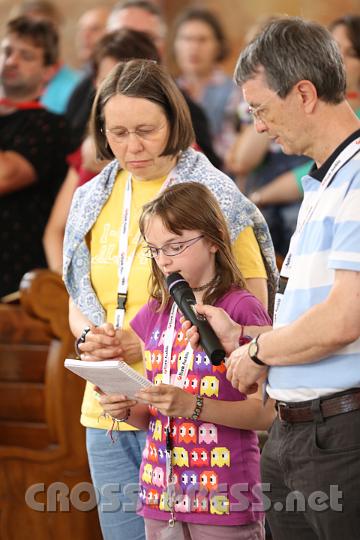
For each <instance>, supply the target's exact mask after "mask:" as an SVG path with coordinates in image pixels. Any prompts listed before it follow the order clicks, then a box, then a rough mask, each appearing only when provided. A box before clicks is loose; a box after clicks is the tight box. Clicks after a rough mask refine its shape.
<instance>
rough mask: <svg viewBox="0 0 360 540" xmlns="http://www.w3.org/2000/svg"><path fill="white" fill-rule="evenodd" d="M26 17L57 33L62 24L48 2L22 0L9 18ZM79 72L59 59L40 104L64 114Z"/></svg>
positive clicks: (60, 16)
mask: <svg viewBox="0 0 360 540" xmlns="http://www.w3.org/2000/svg"><path fill="white" fill-rule="evenodd" d="M22 15H24V16H26V17H28V18H30V19H33V20H34V21H46V22H50V23H52V24H53V25H54V26H55V28H56V30H57V32H59V30H60V26H61V24H62V22H63V16H62V14H61V13H60V11H59V9H58V7H57V6H56V4H53V3H52V2H50V1H49V0H24V2H22V3H21V4H19V5H17V6H15V8H14V9H13V10H12V11H11V18H15V17H18V16H22ZM81 76H82V75H81V72H80V71H76V70H75V69H72V68H70V67H69V66H67V65H66V64H64V63H63V62H62V61H61V60H59V57H58V58H57V59H56V63H54V65H53V66H52V74H51V77H50V78H49V80H48V81H47V84H46V88H45V89H44V90H43V92H42V95H41V98H40V100H41V103H42V104H43V105H44V106H45V107H46V108H47V109H48V110H49V111H52V112H55V113H58V114H63V113H64V112H65V109H66V106H67V103H68V101H69V98H70V95H71V93H72V92H73V90H74V88H75V86H76V85H77V84H78V82H79V81H80V79H81Z"/></svg>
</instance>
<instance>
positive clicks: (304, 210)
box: [274, 138, 360, 324]
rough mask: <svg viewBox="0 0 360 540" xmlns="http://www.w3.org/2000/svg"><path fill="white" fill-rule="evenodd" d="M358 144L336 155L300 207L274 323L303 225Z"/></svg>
mask: <svg viewBox="0 0 360 540" xmlns="http://www.w3.org/2000/svg"><path fill="white" fill-rule="evenodd" d="M359 144H360V139H359V138H357V139H355V140H354V141H352V142H351V143H350V144H348V145H347V146H346V148H344V150H343V151H342V152H340V154H339V156H338V157H337V159H336V160H335V161H334V163H333V164H332V165H331V167H330V168H329V170H328V171H327V173H326V175H325V176H324V178H323V180H322V182H321V184H320V188H319V190H318V191H317V194H316V195H315V197H314V200H312V201H311V202H310V203H309V205H308V206H306V207H303V206H302V207H301V209H300V214H299V218H298V223H297V226H296V230H295V232H294V234H293V236H292V238H291V241H290V246H289V251H288V253H287V255H286V257H285V260H284V263H283V265H282V268H281V273H280V281H279V289H278V292H277V293H276V296H275V304H274V324H275V323H276V319H277V315H278V313H279V308H280V305H281V302H282V300H283V297H284V292H285V289H286V285H287V280H288V279H289V277H290V274H291V269H292V266H293V259H294V257H295V255H296V253H297V250H298V246H299V241H300V237H301V234H302V232H303V230H304V227H305V225H306V224H307V223H309V221H310V219H311V217H312V215H313V213H314V211H315V209H316V207H317V206H318V204H319V202H320V200H321V198H322V195H323V193H324V191H325V190H326V189H327V188H328V187H329V185H330V184H331V182H332V180H333V178H334V176H335V175H336V174H337V173H338V171H339V170H340V169H341V168H342V167H343V166H344V165H346V163H347V162H348V161H350V160H351V159H352V158H353V157H354V156H355V155H356V154H357V153H358V152H359V151H360V147H359Z"/></svg>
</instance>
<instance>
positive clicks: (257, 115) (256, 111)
mask: <svg viewBox="0 0 360 540" xmlns="http://www.w3.org/2000/svg"><path fill="white" fill-rule="evenodd" d="M279 92H280V90H277V91H276V92H275V94H274V95H272V96H270V97H269V98H268V99H267V100H266V101H264V103H262V104H261V105H258V106H257V107H251V105H249V108H248V113H249V114H250V115H251V116H252V118H253V120H254V122H255V121H256V122H263V121H264V120H265V112H266V111H265V108H266V105H267V104H268V103H269V102H270V101H271V100H272V99H274V97H275V96H277V95H278V94H279Z"/></svg>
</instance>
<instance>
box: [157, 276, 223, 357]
mask: <svg viewBox="0 0 360 540" xmlns="http://www.w3.org/2000/svg"><path fill="white" fill-rule="evenodd" d="M166 283H167V286H168V289H169V293H170V294H171V296H172V297H173V299H174V301H175V303H176V305H177V306H178V308H179V309H180V311H181V312H182V313H183V315H184V316H185V317H186V319H188V320H189V321H190V322H191V323H192V324H193V325H195V326H197V328H198V330H199V334H200V344H201V346H202V348H203V349H204V351H205V352H206V354H207V355H208V357H209V358H210V361H211V363H212V364H213V365H214V366H218V365H220V364H221V362H223V360H224V358H225V351H224V349H223V347H222V346H221V343H220V341H219V338H218V337H217V335H216V334H215V332H214V330H213V329H212V328H211V326H210V324H209V323H208V322H207V320H206V318H205V317H204V316H203V315H199V314H198V313H197V312H196V309H195V308H194V305H195V304H196V299H195V296H194V293H193V291H192V289H191V288H190V285H189V284H188V282H187V281H185V279H184V278H183V277H182V275H181V274H179V273H178V272H174V273H172V274H170V275H169V276H168V277H167V278H166Z"/></svg>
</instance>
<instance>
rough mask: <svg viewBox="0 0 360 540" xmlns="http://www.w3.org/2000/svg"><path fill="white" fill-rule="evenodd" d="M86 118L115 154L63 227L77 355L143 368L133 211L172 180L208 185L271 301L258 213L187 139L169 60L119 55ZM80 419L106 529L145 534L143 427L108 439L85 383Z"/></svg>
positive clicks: (240, 255) (100, 144)
mask: <svg viewBox="0 0 360 540" xmlns="http://www.w3.org/2000/svg"><path fill="white" fill-rule="evenodd" d="M91 123H92V131H93V135H94V138H95V144H96V148H97V153H98V155H99V157H101V158H103V159H113V158H115V159H113V161H112V162H111V163H110V164H109V165H108V166H107V167H105V169H104V170H103V171H102V172H101V173H100V174H99V175H98V176H97V177H95V178H94V179H93V180H92V181H91V182H88V183H87V184H85V185H84V186H82V187H81V188H79V189H78V190H77V191H76V193H75V196H74V200H73V203H72V207H71V210H70V215H69V219H68V223H67V228H66V233H65V240H64V281H65V284H66V286H67V289H68V291H69V294H70V298H71V300H70V325H71V328H72V331H73V333H74V335H75V336H76V337H77V338H78V340H77V341H78V349H79V353H80V354H81V358H82V359H84V360H102V359H107V358H112V357H122V358H123V359H124V360H125V361H127V362H128V363H130V364H132V367H134V368H135V369H137V370H139V371H140V370H141V371H142V369H143V368H142V362H141V350H140V345H139V343H138V341H137V338H136V337H135V335H134V334H133V333H132V331H131V330H130V328H129V326H128V322H129V321H130V320H131V319H132V318H133V316H134V315H135V313H136V312H137V311H138V310H139V309H140V307H141V306H142V305H143V304H144V303H146V301H147V299H148V290H147V282H148V277H149V275H150V266H149V261H148V259H147V258H146V257H145V256H144V254H143V250H142V249H141V248H142V243H141V240H140V235H139V229H138V218H139V215H140V212H141V207H142V205H143V204H145V203H146V202H148V201H149V200H151V199H152V198H154V197H155V196H156V195H157V194H158V193H159V191H160V190H161V189H164V187H165V186H168V185H169V184H173V183H179V182H188V181H193V182H200V183H203V184H205V185H206V186H207V187H208V188H209V189H210V190H211V191H212V193H213V194H214V195H215V197H216V199H217V200H218V202H219V204H220V207H221V209H222V211H223V213H224V216H225V218H226V220H227V224H228V226H229V231H230V235H231V239H232V242H233V246H234V250H235V254H236V258H237V261H238V264H239V267H240V269H241V271H242V273H243V275H244V277H245V278H246V284H247V287H248V288H249V289H250V290H251V291H252V292H253V293H254V294H255V295H256V296H258V297H259V298H260V300H261V301H262V302H263V303H264V304H265V305H266V304H267V302H268V300H269V305H271V303H272V299H273V292H274V288H275V285H276V280H277V271H276V266H275V259H274V252H273V247H272V243H271V238H270V236H269V232H268V228H267V225H266V223H265V221H264V218H263V217H262V215H261V213H260V212H259V211H258V210H257V208H256V207H255V206H254V205H253V203H251V202H250V201H248V199H246V198H245V197H244V196H243V195H242V194H241V193H240V191H239V190H238V189H237V187H236V186H235V184H234V183H233V182H232V180H231V179H230V178H228V177H227V176H226V175H224V174H223V173H221V172H220V171H218V170H217V169H215V168H214V167H213V165H211V163H210V162H209V161H208V159H207V158H206V157H205V156H204V155H203V154H201V153H200V152H196V151H195V150H193V149H192V148H191V144H192V142H193V138H194V136H193V129H192V125H191V120H190V115H189V111H188V108H187V105H186V103H185V101H184V98H183V97H182V95H181V93H180V91H179V90H178V88H177V87H176V85H175V83H174V82H173V80H172V79H171V77H170V76H169V75H168V74H167V73H166V71H165V69H164V68H162V67H161V66H159V65H158V64H156V63H154V62H151V61H148V60H131V61H129V62H127V63H120V64H118V65H117V67H116V68H114V70H113V71H112V72H111V74H110V75H109V76H108V77H107V79H106V80H105V81H104V82H103V84H102V86H101V87H100V89H99V90H98V93H97V96H96V98H95V103H94V107H93V112H92V120H91ZM198 203H199V205H200V204H201V201H198ZM268 291H269V294H268ZM123 420H126V419H120V421H123ZM81 422H82V424H83V425H85V426H86V428H87V448H88V455H89V463H90V469H91V474H92V479H93V482H94V485H95V488H96V489H97V491H98V494H99V497H100V500H99V505H98V508H99V515H100V522H101V527H102V531H103V536H104V538H105V539H106V540H108V539H113V538H119V531H120V530H121V537H124V538H125V537H126V536H128V537H131V538H133V539H140V538H144V531H143V524H142V522H141V518H139V517H138V516H137V515H136V513H135V504H134V492H135V491H136V489H135V487H136V486H137V483H138V469H139V466H140V463H141V453H142V449H143V445H144V442H145V433H143V432H140V431H136V430H134V429H133V428H132V427H131V426H129V425H127V424H126V423H125V422H122V423H119V422H117V427H118V428H119V433H118V437H117V443H116V444H111V442H109V440H108V439H107V438H106V436H105V433H106V431H105V430H108V429H109V428H111V427H112V420H111V419H110V420H109V419H104V418H101V407H100V405H99V403H98V402H97V400H96V398H95V396H94V393H93V388H92V386H91V385H87V388H86V392H85V397H84V402H83V407H82V416H81ZM134 486H135V487H134ZM131 502H132V503H133V504H132V505H131V504H130V503H131ZM129 507H131V508H129ZM129 510H130V511H129ZM131 510H132V511H131Z"/></svg>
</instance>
